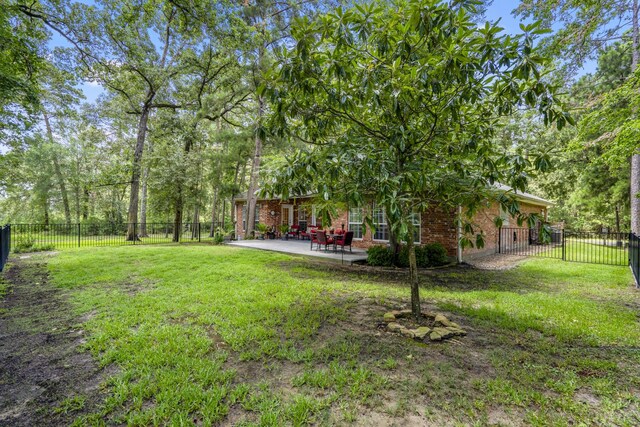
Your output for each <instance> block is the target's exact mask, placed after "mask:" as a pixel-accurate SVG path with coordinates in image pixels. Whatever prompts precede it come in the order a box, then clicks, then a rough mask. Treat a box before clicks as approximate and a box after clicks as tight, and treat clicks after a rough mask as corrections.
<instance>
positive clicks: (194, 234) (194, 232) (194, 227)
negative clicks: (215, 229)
mask: <svg viewBox="0 0 640 427" xmlns="http://www.w3.org/2000/svg"><path fill="white" fill-rule="evenodd" d="M199 224H200V206H199V205H198V204H197V203H196V205H195V207H194V208H193V221H192V222H191V239H192V240H195V239H197V238H198V233H199V230H198V228H199Z"/></svg>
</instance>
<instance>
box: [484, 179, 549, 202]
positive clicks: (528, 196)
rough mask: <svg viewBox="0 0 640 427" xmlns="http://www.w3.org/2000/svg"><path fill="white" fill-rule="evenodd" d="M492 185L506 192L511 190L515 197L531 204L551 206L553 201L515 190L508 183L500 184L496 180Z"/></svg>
mask: <svg viewBox="0 0 640 427" xmlns="http://www.w3.org/2000/svg"><path fill="white" fill-rule="evenodd" d="M494 187H495V188H496V189H497V190H499V191H506V192H511V193H513V194H514V195H515V196H516V198H517V199H518V200H519V201H521V202H527V203H530V204H532V205H536V206H544V207H547V208H548V207H550V206H553V202H551V201H549V200H546V199H543V198H542V197H538V196H536V195H534V194H531V193H525V192H519V191H517V190H514V189H513V188H511V187H509V186H508V185H504V184H500V183H498V182H496V183H495V184H494Z"/></svg>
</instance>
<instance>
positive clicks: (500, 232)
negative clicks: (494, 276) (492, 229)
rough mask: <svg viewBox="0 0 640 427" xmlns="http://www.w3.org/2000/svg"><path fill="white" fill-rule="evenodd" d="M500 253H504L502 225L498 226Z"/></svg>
mask: <svg viewBox="0 0 640 427" xmlns="http://www.w3.org/2000/svg"><path fill="white" fill-rule="evenodd" d="M498 253H499V254H501V253H502V227H498Z"/></svg>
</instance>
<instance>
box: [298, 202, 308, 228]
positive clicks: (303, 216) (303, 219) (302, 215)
mask: <svg viewBox="0 0 640 427" xmlns="http://www.w3.org/2000/svg"><path fill="white" fill-rule="evenodd" d="M298 226H299V227H300V230H302V231H306V230H307V210H306V209H305V208H304V207H303V206H299V207H298Z"/></svg>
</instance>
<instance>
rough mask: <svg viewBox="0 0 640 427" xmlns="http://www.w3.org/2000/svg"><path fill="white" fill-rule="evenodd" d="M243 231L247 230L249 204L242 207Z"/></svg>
mask: <svg viewBox="0 0 640 427" xmlns="http://www.w3.org/2000/svg"><path fill="white" fill-rule="evenodd" d="M242 229H243V230H246V229H247V204H246V203H245V204H243V205H242Z"/></svg>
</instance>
